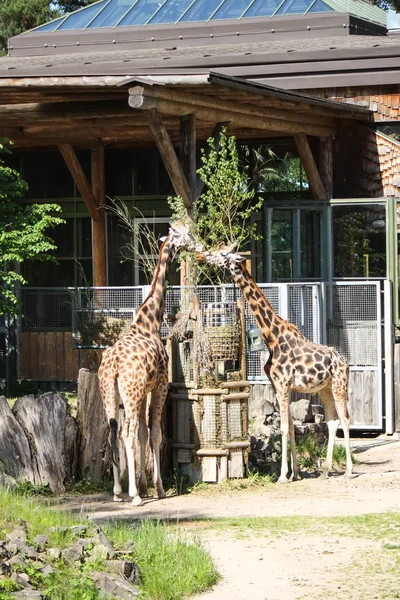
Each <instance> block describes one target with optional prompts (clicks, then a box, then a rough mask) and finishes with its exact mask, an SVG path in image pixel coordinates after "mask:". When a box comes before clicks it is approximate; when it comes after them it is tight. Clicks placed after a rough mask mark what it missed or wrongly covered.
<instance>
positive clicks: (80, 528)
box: [69, 525, 87, 536]
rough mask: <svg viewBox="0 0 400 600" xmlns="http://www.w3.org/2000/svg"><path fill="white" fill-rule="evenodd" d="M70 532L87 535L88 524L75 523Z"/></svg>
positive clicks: (76, 534)
mask: <svg viewBox="0 0 400 600" xmlns="http://www.w3.org/2000/svg"><path fill="white" fill-rule="evenodd" d="M69 530H70V532H71V533H72V534H73V535H75V536H81V535H85V533H86V531H87V527H86V525H73V526H72V527H70V528H69Z"/></svg>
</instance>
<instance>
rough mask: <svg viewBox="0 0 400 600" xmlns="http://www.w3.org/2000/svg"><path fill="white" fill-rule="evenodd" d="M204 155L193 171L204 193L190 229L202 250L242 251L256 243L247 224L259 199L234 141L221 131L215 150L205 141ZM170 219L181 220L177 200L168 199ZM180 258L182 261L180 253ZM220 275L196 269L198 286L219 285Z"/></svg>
mask: <svg viewBox="0 0 400 600" xmlns="http://www.w3.org/2000/svg"><path fill="white" fill-rule="evenodd" d="M207 142H208V151H205V150H204V149H201V161H202V163H203V166H202V167H200V169H198V170H197V173H198V174H199V175H200V178H201V179H202V181H203V183H204V187H205V190H204V192H203V193H202V194H201V195H200V197H199V199H198V200H197V202H196V204H195V210H194V222H193V228H194V231H195V233H196V235H197V237H198V239H199V240H200V241H201V242H202V243H203V245H204V248H206V249H210V248H215V247H216V246H218V245H220V244H224V245H229V244H231V243H232V242H235V241H236V242H237V244H238V250H239V251H240V250H241V251H243V250H245V249H246V246H248V244H249V242H250V241H251V240H252V239H253V240H254V239H258V234H257V225H256V223H251V220H250V217H251V215H252V213H254V212H257V211H258V210H260V208H261V206H262V204H263V198H256V195H255V190H254V186H253V184H252V180H251V178H250V177H249V175H248V166H247V165H243V164H241V161H240V157H239V153H238V149H237V147H236V138H235V137H234V136H231V137H227V136H226V130H225V129H224V130H223V131H222V133H221V135H220V140H219V148H218V149H217V148H216V146H215V141H214V139H213V138H209V139H208V140H207ZM169 205H170V207H171V209H172V213H173V217H174V218H182V217H183V216H184V213H185V210H184V205H183V202H182V200H181V199H180V198H169ZM182 258H187V257H185V255H184V253H182ZM221 276H222V272H221V271H220V270H219V269H217V268H215V267H214V266H212V265H209V264H205V265H201V266H199V267H198V269H197V280H198V282H200V283H204V282H209V283H216V282H221Z"/></svg>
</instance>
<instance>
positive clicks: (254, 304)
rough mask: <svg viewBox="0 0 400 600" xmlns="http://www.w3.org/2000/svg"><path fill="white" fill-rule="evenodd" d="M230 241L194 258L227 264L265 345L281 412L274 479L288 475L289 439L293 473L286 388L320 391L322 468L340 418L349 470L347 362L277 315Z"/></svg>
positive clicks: (329, 459)
mask: <svg viewBox="0 0 400 600" xmlns="http://www.w3.org/2000/svg"><path fill="white" fill-rule="evenodd" d="M235 250H236V246H235V244H231V245H230V246H228V247H222V248H218V249H217V250H210V251H203V252H200V253H198V254H197V257H198V259H199V260H205V261H207V262H209V263H210V264H213V265H217V266H219V267H221V268H227V269H229V270H230V272H231V275H232V277H233V280H234V281H235V283H236V284H237V285H238V287H239V288H240V290H241V292H242V294H243V296H244V297H245V299H246V301H247V303H248V305H249V308H250V310H251V311H252V313H253V315H254V318H255V320H256V322H257V325H258V327H259V329H260V330H261V332H262V335H263V339H264V342H265V343H266V345H267V347H268V350H269V358H268V361H267V363H266V365H265V366H264V370H265V373H266V375H267V377H268V379H269V380H270V382H271V384H272V387H273V389H274V391H275V394H276V398H277V401H278V404H279V410H280V415H281V433H282V463H281V473H280V477H279V480H278V482H279V483H286V482H287V481H288V473H289V469H288V455H287V445H288V444H287V443H288V438H289V440H290V450H291V452H290V453H291V466H292V474H291V477H290V479H297V478H298V476H299V468H298V463H297V456H296V445H295V434H294V425H293V421H292V417H291V413H290V406H289V393H290V392H291V391H297V392H304V393H310V394H315V393H317V392H318V393H319V396H320V399H321V402H322V404H323V406H324V409H325V418H326V422H327V424H328V450H327V459H326V466H327V472H328V474H329V472H330V471H331V470H332V464H333V447H334V443H335V436H336V432H337V429H338V427H339V424H341V426H342V429H343V433H344V439H345V447H346V476H347V477H351V476H352V469H353V463H352V458H351V450H350V414H349V409H348V390H349V366H348V364H347V362H346V360H345V359H344V358H343V356H341V354H339V352H338V351H337V350H336V349H335V348H330V347H328V346H323V345H321V344H314V343H313V342H311V341H310V340H308V339H307V338H306V337H305V336H304V335H303V334H302V333H300V331H299V330H298V329H297V327H296V326H295V325H293V324H292V323H289V322H288V321H285V320H284V319H282V318H281V317H280V316H279V315H277V314H276V313H275V312H274V310H273V308H272V306H271V304H270V303H269V302H268V300H267V298H266V297H265V296H264V294H263V293H262V291H261V290H260V288H259V287H258V285H257V284H256V282H255V281H254V279H253V278H252V277H251V275H250V273H249V272H248V270H247V269H246V267H245V265H244V259H243V257H242V256H241V255H240V254H237V253H236V252H235Z"/></svg>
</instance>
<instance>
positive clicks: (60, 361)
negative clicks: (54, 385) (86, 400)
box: [55, 331, 67, 381]
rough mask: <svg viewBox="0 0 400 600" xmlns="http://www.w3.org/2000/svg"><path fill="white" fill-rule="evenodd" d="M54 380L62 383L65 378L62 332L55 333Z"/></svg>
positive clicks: (65, 366)
mask: <svg viewBox="0 0 400 600" xmlns="http://www.w3.org/2000/svg"><path fill="white" fill-rule="evenodd" d="M55 335H56V379H57V381H64V380H65V379H67V377H66V369H67V364H66V362H65V354H64V332H62V331H57V332H56V334H55Z"/></svg>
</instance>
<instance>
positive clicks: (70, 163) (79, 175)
mask: <svg viewBox="0 0 400 600" xmlns="http://www.w3.org/2000/svg"><path fill="white" fill-rule="evenodd" d="M58 149H59V150H60V152H61V154H62V156H63V158H64V160H65V164H66V165H67V167H68V169H69V171H70V173H71V175H72V177H73V178H74V181H75V183H76V185H77V187H78V189H79V191H80V193H81V195H82V198H83V199H84V201H85V204H86V206H87V207H88V210H89V213H90V215H91V217H92V219H93V220H94V221H97V220H98V219H99V214H98V211H97V203H96V199H95V197H94V194H93V192H92V189H91V187H90V185H89V182H88V180H87V179H86V175H85V173H84V172H83V169H82V167H81V164H80V162H79V159H78V157H77V155H76V154H75V151H74V149H73V148H72V146H71V144H59V146H58Z"/></svg>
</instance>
